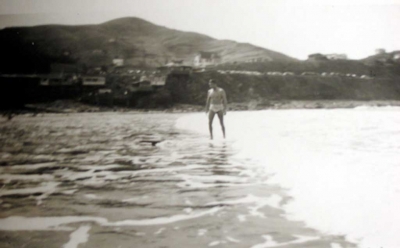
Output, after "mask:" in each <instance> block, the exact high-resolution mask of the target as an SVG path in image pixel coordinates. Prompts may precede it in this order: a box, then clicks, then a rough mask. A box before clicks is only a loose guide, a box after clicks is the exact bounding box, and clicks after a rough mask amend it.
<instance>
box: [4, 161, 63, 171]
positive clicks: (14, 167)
mask: <svg viewBox="0 0 400 248" xmlns="http://www.w3.org/2000/svg"><path fill="white" fill-rule="evenodd" d="M53 166H58V165H57V164H56V163H54V162H51V163H41V164H23V165H9V166H5V168H4V169H3V168H1V169H0V171H4V170H36V169H40V168H46V167H53Z"/></svg>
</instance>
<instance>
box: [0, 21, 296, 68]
mask: <svg viewBox="0 0 400 248" xmlns="http://www.w3.org/2000/svg"><path fill="white" fill-rule="evenodd" d="M199 51H209V52H216V53H218V54H219V55H220V56H221V57H222V59H223V62H244V61H247V60H249V59H254V58H263V59H264V60H267V61H273V62H291V61H295V59H293V58H290V57H288V56H286V55H284V54H280V53H277V52H273V51H270V50H267V49H264V48H260V47H257V46H253V45H251V44H245V43H237V42H235V41H229V40H217V39H213V38H211V37H209V36H206V35H202V34H198V33H192V32H182V31H178V30H174V29H169V28H166V27H162V26H158V25H155V24H152V23H150V22H147V21H145V20H142V19H139V18H133V17H130V18H121V19H116V20H113V21H109V22H106V23H103V24H98V25H82V26H64V25H45V26H36V27H15V28H5V29H3V30H0V52H1V54H2V58H3V59H2V61H1V72H3V73H12V72H26V73H32V72H45V71H48V70H49V64H51V63H55V62H58V63H70V62H73V63H77V64H80V65H85V66H103V65H109V64H110V63H111V61H112V59H114V58H116V57H118V58H124V59H125V61H126V63H127V64H130V65H142V66H160V65H163V64H165V62H166V61H170V60H174V59H183V60H184V61H185V62H186V63H188V64H190V63H191V62H192V61H193V58H194V56H195V54H196V53H197V52H199Z"/></svg>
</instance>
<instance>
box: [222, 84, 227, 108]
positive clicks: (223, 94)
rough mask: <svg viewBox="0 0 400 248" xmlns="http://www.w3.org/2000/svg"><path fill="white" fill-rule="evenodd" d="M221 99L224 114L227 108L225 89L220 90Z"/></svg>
mask: <svg viewBox="0 0 400 248" xmlns="http://www.w3.org/2000/svg"><path fill="white" fill-rule="evenodd" d="M222 99H223V105H224V114H226V111H227V110H228V100H227V99H226V93H225V90H222Z"/></svg>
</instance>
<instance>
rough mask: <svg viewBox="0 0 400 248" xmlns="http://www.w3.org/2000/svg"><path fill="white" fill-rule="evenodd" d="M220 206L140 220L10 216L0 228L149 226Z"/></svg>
mask: <svg viewBox="0 0 400 248" xmlns="http://www.w3.org/2000/svg"><path fill="white" fill-rule="evenodd" d="M221 209H222V208H219V207H215V208H212V209H210V210H207V211H203V212H197V213H191V214H187V215H174V216H170V217H160V218H153V219H142V220H124V221H117V222H109V221H108V220H107V219H105V218H102V217H91V216H65V217H20V216H12V217H8V218H4V219H0V230H4V231H33V230H36V231H44V230H54V231H71V230H73V229H72V228H70V227H66V226H63V225H67V224H71V223H79V222H96V223H97V224H99V225H102V226H151V225H163V224H170V223H174V222H178V221H184V220H190V219H195V218H199V217H202V216H205V215H214V214H215V213H216V212H218V211H220V210H221Z"/></svg>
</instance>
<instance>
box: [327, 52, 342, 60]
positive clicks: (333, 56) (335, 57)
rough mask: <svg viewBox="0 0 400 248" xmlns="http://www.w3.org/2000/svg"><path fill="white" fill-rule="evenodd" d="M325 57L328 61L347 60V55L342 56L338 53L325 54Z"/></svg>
mask: <svg viewBox="0 0 400 248" xmlns="http://www.w3.org/2000/svg"><path fill="white" fill-rule="evenodd" d="M325 56H326V58H327V59H329V60H345V59H347V55H346V54H344V53H342V54H338V53H332V54H325Z"/></svg>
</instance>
